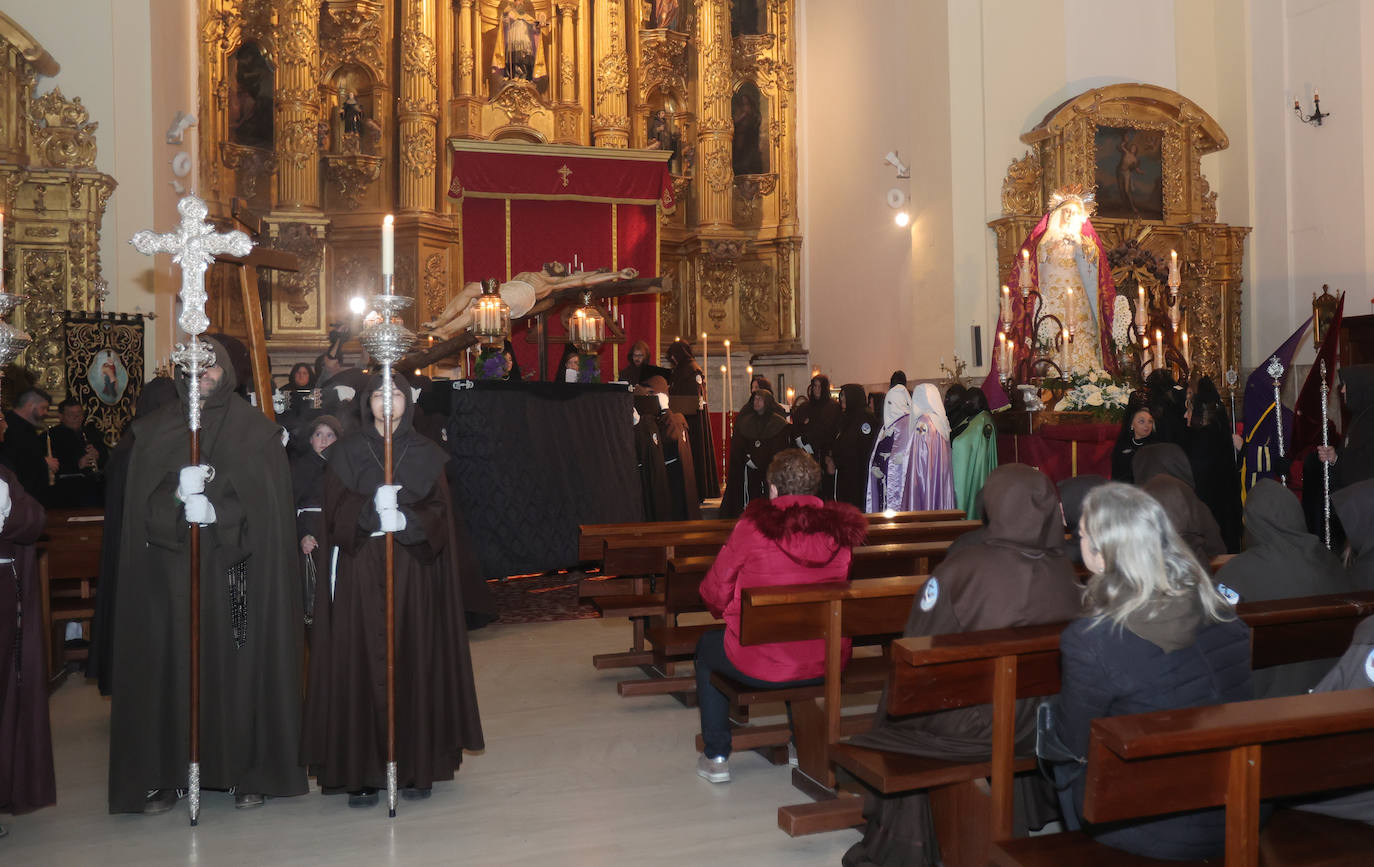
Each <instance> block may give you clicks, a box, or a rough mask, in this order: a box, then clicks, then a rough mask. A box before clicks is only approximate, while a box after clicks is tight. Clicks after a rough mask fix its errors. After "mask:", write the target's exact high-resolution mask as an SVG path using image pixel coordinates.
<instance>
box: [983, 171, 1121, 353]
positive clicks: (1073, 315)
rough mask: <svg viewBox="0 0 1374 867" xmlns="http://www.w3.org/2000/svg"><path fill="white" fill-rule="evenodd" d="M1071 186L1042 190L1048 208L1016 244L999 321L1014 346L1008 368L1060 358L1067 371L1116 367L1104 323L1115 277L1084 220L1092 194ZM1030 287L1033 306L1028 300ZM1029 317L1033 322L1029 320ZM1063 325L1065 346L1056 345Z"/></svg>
mask: <svg viewBox="0 0 1374 867" xmlns="http://www.w3.org/2000/svg"><path fill="white" fill-rule="evenodd" d="M1094 198H1095V197H1094V196H1093V194H1092V192H1090V191H1084V190H1083V189H1082V188H1081V187H1078V186H1077V185H1075V186H1073V187H1065V188H1063V189H1060V190H1058V191H1056V192H1055V193H1054V195H1052V196H1050V210H1049V212H1048V213H1046V214H1045V216H1044V217H1042V218H1041V219H1040V222H1039V223H1038V224H1037V225H1036V227H1035V229H1034V230H1033V231H1032V232H1031V233H1030V237H1028V238H1026V240H1025V242H1024V243H1023V244H1022V245H1021V250H1020V252H1019V254H1018V256H1017V259H1016V263H1015V264H1014V265H1013V267H1012V273H1011V275H1010V278H1009V279H1008V280H1007V281H1006V283H1007V285H1008V286H1010V287H1012V292H1011V297H1012V321H1011V323H1010V324H1009V327H1008V323H999V324H1000V325H1001V326H1002V327H1003V328H1005V329H1006V333H1007V335H1008V336H1009V337H1010V338H1012V340H1013V341H1014V345H1015V347H1016V369H1017V370H1018V371H1019V370H1021V365H1022V363H1023V362H1025V361H1027V360H1030V361H1032V362H1033V361H1035V360H1036V359H1038V358H1049V359H1050V360H1052V361H1054V362H1055V363H1056V364H1059V363H1061V362H1062V361H1063V360H1064V359H1067V369H1066V370H1064V373H1065V374H1066V375H1067V374H1068V373H1070V372H1072V371H1086V370H1093V369H1097V370H1106V371H1108V372H1109V373H1113V374H1115V373H1116V353H1115V350H1114V346H1115V344H1114V342H1113V338H1112V324H1113V321H1114V318H1115V313H1116V284H1115V283H1114V282H1113V281H1112V271H1111V266H1110V265H1109V264H1108V263H1107V255H1106V250H1105V249H1103V246H1102V240H1101V239H1100V238H1099V237H1098V236H1097V232H1096V231H1095V230H1094V229H1093V225H1092V223H1091V222H1090V221H1089V219H1088V218H1089V216H1091V214H1092V211H1093V208H1094V205H1095V204H1096V203H1095V200H1094ZM1031 291H1034V292H1038V293H1039V297H1040V299H1041V303H1040V305H1039V306H1038V308H1037V307H1035V306H1034V304H1035V295H1033V294H1023V293H1029V292H1031ZM1032 316H1033V317H1034V320H1035V321H1034V322H1032ZM1066 330H1067V332H1068V334H1069V335H1071V336H1072V337H1071V339H1070V340H1069V341H1068V345H1067V352H1063V351H1061V349H1059V348H1052V347H1057V346H1059V344H1057V343H1056V339H1058V340H1062V339H1063V335H1064V332H1065V331H1066Z"/></svg>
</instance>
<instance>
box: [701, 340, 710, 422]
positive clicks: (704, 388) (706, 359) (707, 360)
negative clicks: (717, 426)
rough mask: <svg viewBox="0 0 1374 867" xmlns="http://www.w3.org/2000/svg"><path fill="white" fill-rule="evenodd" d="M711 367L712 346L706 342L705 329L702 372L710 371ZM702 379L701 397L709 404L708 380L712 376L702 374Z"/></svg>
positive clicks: (702, 346)
mask: <svg viewBox="0 0 1374 867" xmlns="http://www.w3.org/2000/svg"><path fill="white" fill-rule="evenodd" d="M710 369H711V348H710V344H708V343H707V342H706V332H705V331H703V332H701V370H702V373H703V374H704V373H705V372H706V371H708V370H710ZM701 379H702V382H701V390H702V395H701V397H702V399H703V400H706V402H707V403H708V404H709V403H710V399H709V395H710V392H711V389H710V388H708V387H707V384H706V381H707V380H708V379H710V377H707V376H702V378H701Z"/></svg>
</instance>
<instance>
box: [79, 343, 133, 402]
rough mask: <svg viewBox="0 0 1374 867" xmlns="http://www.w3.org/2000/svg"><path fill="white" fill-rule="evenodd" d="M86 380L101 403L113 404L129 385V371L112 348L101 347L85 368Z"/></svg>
mask: <svg viewBox="0 0 1374 867" xmlns="http://www.w3.org/2000/svg"><path fill="white" fill-rule="evenodd" d="M86 382H88V383H90V386H91V391H93V392H95V396H96V397H98V398H100V402H101V403H103V404H105V405H106V406H114V405H115V404H117V403H119V399H120V398H122V397H123V396H124V389H126V388H127V387H128V386H129V371H128V370H126V369H125V367H124V362H123V360H121V359H120V357H119V353H117V352H115V351H114V350H113V349H102V350H100V351H99V352H97V353H96V354H95V358H93V359H91V364H90V366H89V367H87V368H86Z"/></svg>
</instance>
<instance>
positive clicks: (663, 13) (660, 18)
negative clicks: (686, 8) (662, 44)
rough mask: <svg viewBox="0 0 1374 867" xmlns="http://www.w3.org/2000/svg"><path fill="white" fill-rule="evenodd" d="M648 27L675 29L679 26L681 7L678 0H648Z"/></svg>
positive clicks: (652, 28)
mask: <svg viewBox="0 0 1374 867" xmlns="http://www.w3.org/2000/svg"><path fill="white" fill-rule="evenodd" d="M647 5H648V7H649V10H648V11H649V29H650V30H677V29H679V27H680V26H681V25H680V24H679V23H678V19H679V18H680V17H681V13H682V9H681V7H680V6H679V5H678V0H648V4H647Z"/></svg>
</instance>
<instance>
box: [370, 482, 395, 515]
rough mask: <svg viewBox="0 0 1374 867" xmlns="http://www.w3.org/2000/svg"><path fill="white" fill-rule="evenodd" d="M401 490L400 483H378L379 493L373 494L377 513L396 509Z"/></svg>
mask: <svg viewBox="0 0 1374 867" xmlns="http://www.w3.org/2000/svg"><path fill="white" fill-rule="evenodd" d="M400 491H401V486H400V485H378V486H377V493H375V494H373V495H372V503H373V505H375V506H376V507H377V513H378V514H381V513H382V512H394V511H396V495H397V494H398V493H400Z"/></svg>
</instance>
